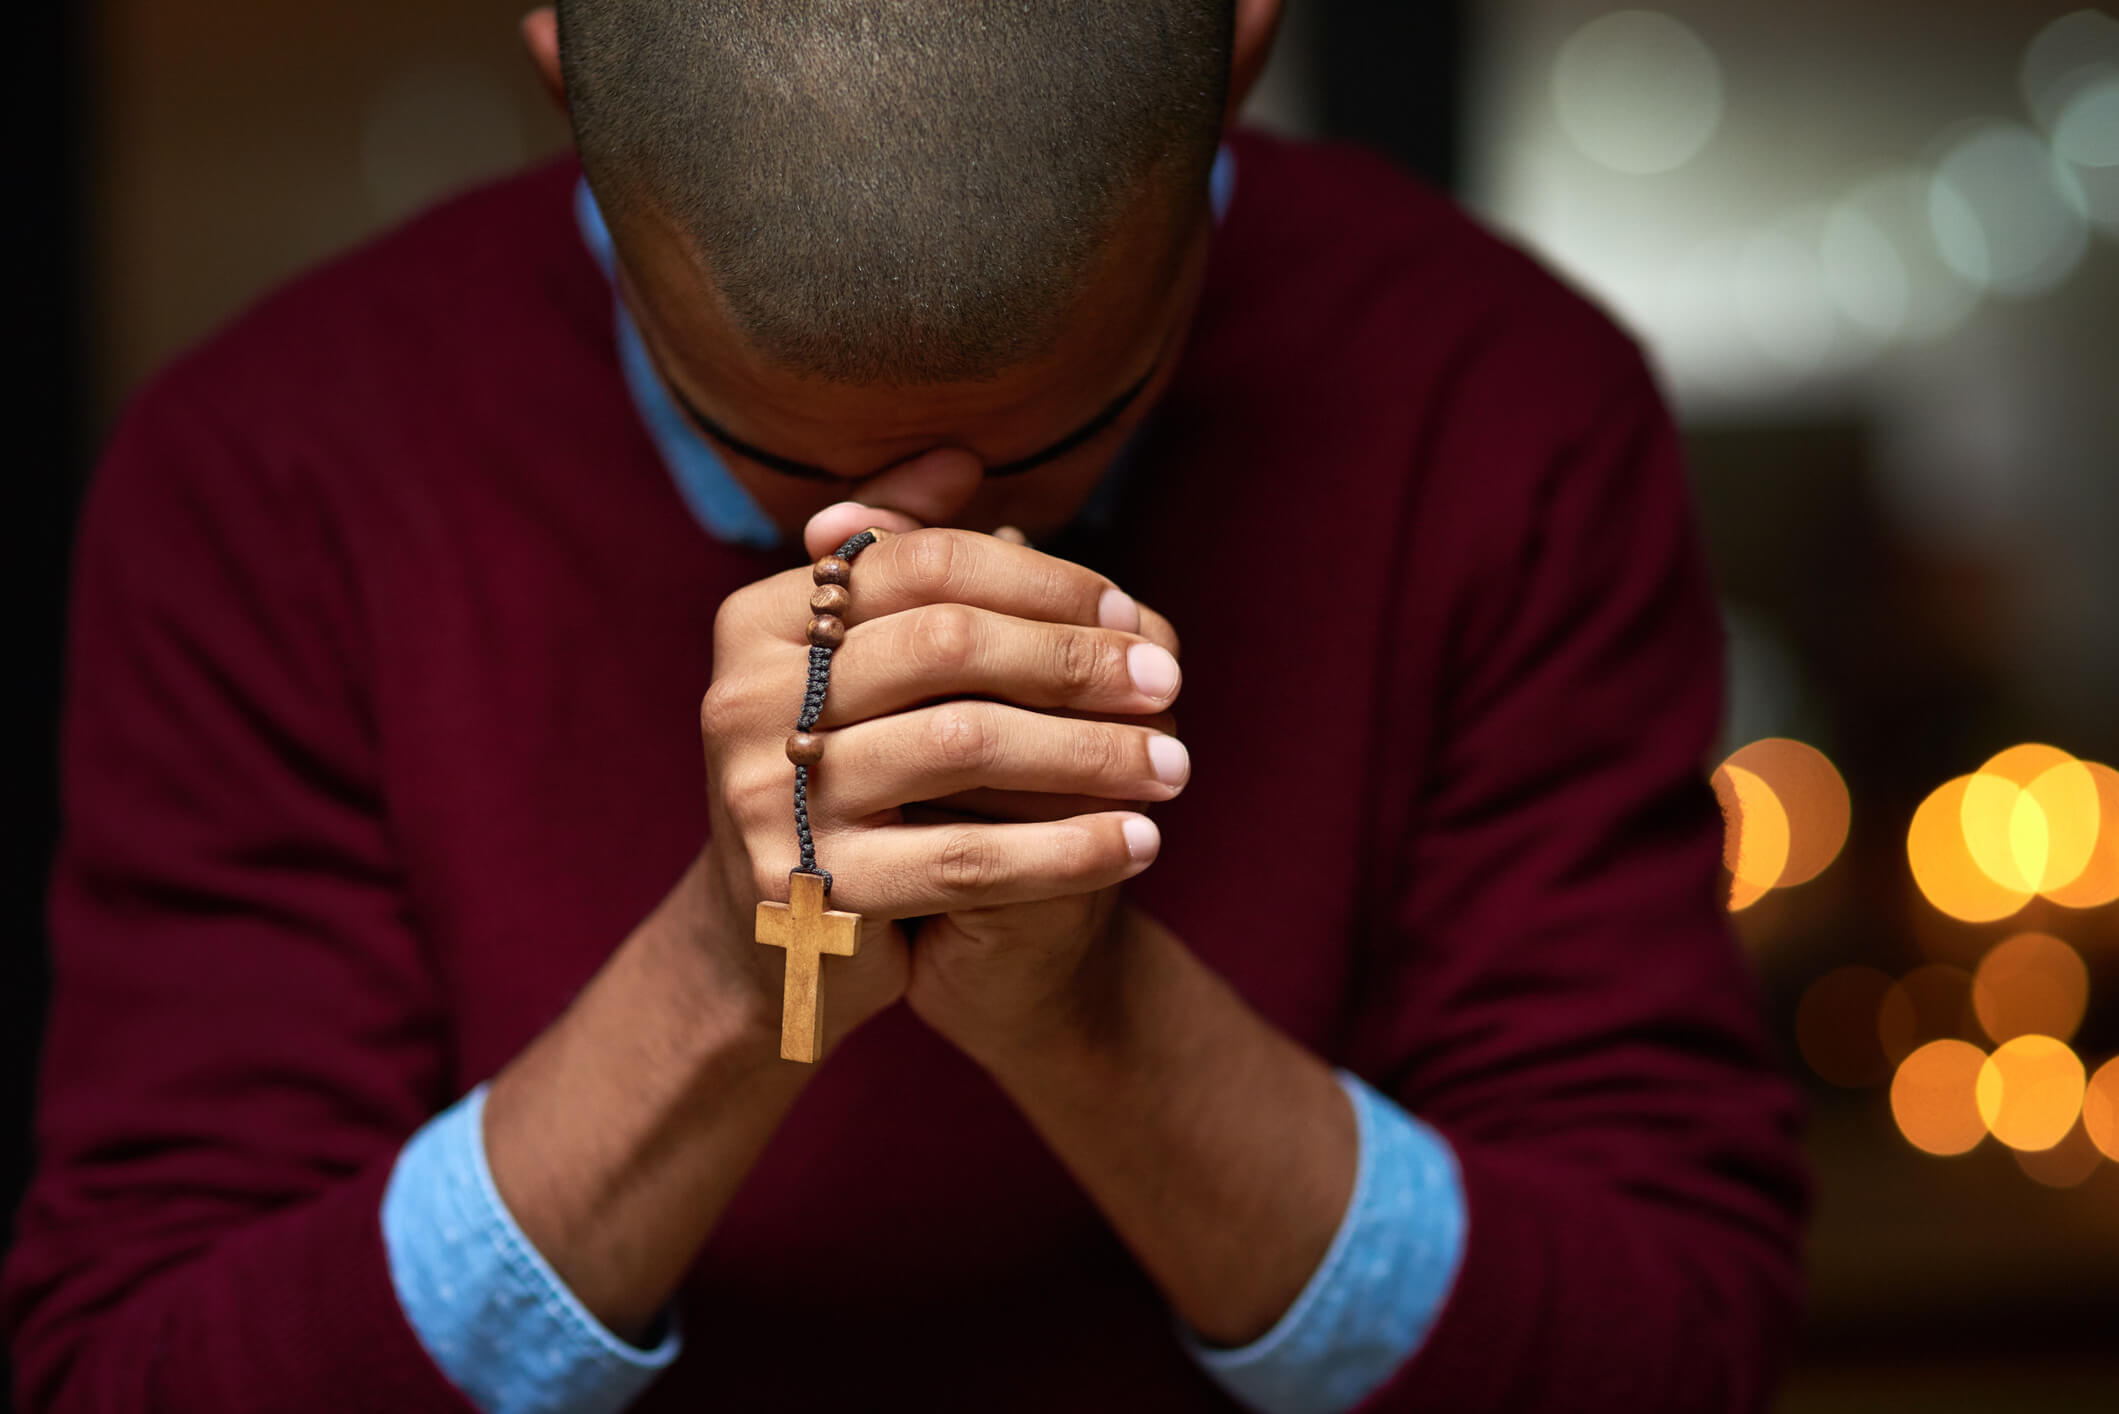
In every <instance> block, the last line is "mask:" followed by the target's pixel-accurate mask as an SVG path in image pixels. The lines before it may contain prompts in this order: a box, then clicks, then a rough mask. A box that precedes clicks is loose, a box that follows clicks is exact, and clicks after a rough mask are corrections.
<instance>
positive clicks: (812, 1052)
mask: <svg viewBox="0 0 2119 1414" xmlns="http://www.w3.org/2000/svg"><path fill="white" fill-rule="evenodd" d="M787 888H788V895H787V898H788V901H787V902H786V903H774V902H773V901H772V900H771V899H765V900H763V901H761V902H760V903H759V904H758V941H759V942H761V943H766V944H769V945H770V946H772V947H776V948H786V949H787V990H786V992H785V993H784V994H783V995H782V997H781V1000H780V1055H781V1057H782V1058H783V1059H786V1060H791V1061H804V1062H807V1063H809V1064H812V1065H813V1064H815V1063H816V1059H817V1052H818V1051H820V1050H822V1049H823V1047H824V1003H823V998H822V997H821V996H819V995H818V991H817V984H818V981H819V978H818V970H819V967H820V965H821V959H822V957H823V956H824V954H826V953H829V954H831V955H832V956H833V957H852V956H853V955H854V954H855V953H857V952H859V951H860V950H861V915H860V914H858V913H841V912H839V911H838V910H837V909H827V908H825V907H824V881H823V880H822V879H821V878H819V877H818V876H816V875H815V874H804V873H803V872H801V871H800V870H798V869H797V870H790V871H789V872H788V875H787Z"/></svg>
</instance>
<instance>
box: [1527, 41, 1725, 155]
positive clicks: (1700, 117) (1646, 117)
mask: <svg viewBox="0 0 2119 1414" xmlns="http://www.w3.org/2000/svg"><path fill="white" fill-rule="evenodd" d="M1552 94H1553V107H1554V109H1555V111H1556V112H1557V113H1558V115H1559V119H1560V127H1561V129H1562V130H1563V131H1565V132H1566V134H1567V136H1568V139H1569V140H1570V141H1571V142H1573V143H1574V145H1575V146H1576V147H1578V148H1580V149H1581V150H1582V152H1583V153H1584V154H1585V155H1587V156H1588V157H1590V158H1591V159H1593V160H1594V161H1597V162H1600V163H1602V164H1603V165H1604V166H1606V167H1609V168H1611V169H1612V170H1614V171H1618V172H1625V173H1628V174H1631V175H1634V176H1650V175H1653V174H1656V173H1659V172H1670V171H1675V170H1676V169H1677V168H1679V167H1682V166H1684V165H1685V164H1686V163H1687V162H1690V161H1691V160H1692V159H1693V158H1694V157H1696V156H1698V155H1699V153H1700V150H1701V149H1702V148H1704V147H1706V145H1707V143H1708V141H1709V140H1710V139H1712V138H1713V136H1714V133H1715V129H1716V128H1717V127H1718V126H1720V124H1721V119H1722V70H1721V65H1720V64H1718V63H1716V62H1715V58H1714V51H1713V50H1711V49H1709V48H1708V47H1707V45H1706V42H1705V41H1704V40H1702V39H1701V38H1700V37H1699V35H1697V34H1695V33H1694V32H1693V31H1692V29H1691V28H1690V27H1688V26H1687V25H1685V24H1684V23H1683V22H1681V21H1679V20H1676V19H1673V18H1671V17H1670V16H1669V15H1666V14H1663V13H1661V12H1659V11H1655V10H1621V11H1619V12H1618V13H1616V14H1611V15H1606V16H1604V17H1603V18H1601V19H1597V20H1592V21H1591V22H1590V23H1588V24H1586V25H1584V26H1583V27H1582V28H1581V29H1579V30H1577V31H1575V33H1574V34H1573V35H1572V36H1571V37H1570V38H1569V39H1568V40H1567V42H1566V43H1565V44H1563V45H1562V46H1561V47H1560V54H1559V58H1558V59H1557V61H1556V62H1555V63H1554V65H1553V75H1552Z"/></svg>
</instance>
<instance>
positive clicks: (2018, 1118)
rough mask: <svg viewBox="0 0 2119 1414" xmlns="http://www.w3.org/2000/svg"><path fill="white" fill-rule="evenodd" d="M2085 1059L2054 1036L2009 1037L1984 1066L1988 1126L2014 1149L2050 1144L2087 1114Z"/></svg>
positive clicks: (1980, 1094)
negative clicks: (2085, 1101) (2084, 1095)
mask: <svg viewBox="0 0 2119 1414" xmlns="http://www.w3.org/2000/svg"><path fill="white" fill-rule="evenodd" d="M2083 1093H2084V1085H2083V1074H2082V1060H2081V1058H2080V1057H2078V1056H2077V1055H2076V1054H2075V1053H2074V1052H2073V1051H2072V1050H2070V1049H2068V1046H2067V1043H2066V1042H2064V1041H2056V1040H2054V1039H2053V1038H2052V1037H2051V1036H2018V1037H2016V1038H2015V1039H2014V1040H2012V1041H2007V1042H2004V1043H2003V1044H2002V1045H2001V1046H2000V1047H1999V1048H1998V1049H1996V1050H1995V1052H1994V1054H1992V1055H1990V1056H1988V1057H1987V1058H1986V1061H1985V1062H1984V1063H1983V1064H1982V1065H1981V1066H1980V1068H1979V1081H1978V1086H1977V1090H1976V1098H1977V1099H1978V1102H1979V1117H1980V1119H1982V1120H1983V1121H1985V1122H1986V1126H1987V1130H1988V1132H1989V1133H1991V1134H1992V1135H1993V1136H1994V1137H1995V1138H1996V1139H1999V1140H2000V1141H2001V1142H2002V1143H2004V1144H2006V1145H2008V1146H2009V1147H2010V1148H2011V1149H2050V1148H2052V1147H2053V1146H2054V1145H2055V1144H2058V1143H2059V1142H2060V1141H2061V1140H2062V1139H2064V1138H2066V1137H2067V1132H2068V1131H2069V1130H2070V1129H2072V1128H2074V1126H2075V1120H2076V1119H2077V1117H2079V1116H2080V1115H2081V1114H2082V1097H2083Z"/></svg>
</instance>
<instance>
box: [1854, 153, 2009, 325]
mask: <svg viewBox="0 0 2119 1414" xmlns="http://www.w3.org/2000/svg"><path fill="white" fill-rule="evenodd" d="M1933 185H1934V180H1933V176H1932V174H1931V173H1928V172H1926V171H1923V170H1921V169H1919V168H1914V167H1907V168H1901V169H1899V170H1897V171H1892V172H1885V173H1883V174H1881V175H1879V176H1875V177H1872V178H1870V179H1869V180H1867V181H1865V182H1863V183H1861V184H1860V185H1858V186H1856V187H1855V188H1854V189H1853V190H1852V191H1850V192H1848V193H1847V195H1846V196H1845V198H1843V199H1842V200H1841V201H1840V202H1839V204H1838V205H1836V206H1835V207H1834V208H1833V214H1832V217H1831V218H1830V219H1829V220H1828V223H1827V226H1826V240H1825V245H1824V248H1823V254H1824V260H1825V271H1826V276H1827V280H1828V285H1829V288H1830V289H1831V290H1832V294H1833V298H1834V300H1835V301H1836V302H1838V304H1839V306H1840V308H1841V309H1842V310H1844V311H1845V312H1846V313H1847V315H1848V317H1849V318H1850V319H1852V320H1854V321H1856V322H1860V323H1864V324H1868V323H1869V322H1870V320H1871V319H1874V320H1875V321H1876V325H1877V326H1880V325H1881V324H1882V323H1883V316H1884V315H1886V314H1888V313H1889V312H1891V310H1892V309H1893V308H1894V307H1896V306H1897V305H1898V302H1899V298H1900V296H1901V293H1902V297H1903V302H1904V303H1903V308H1902V310H1900V313H1899V319H1898V322H1897V326H1896V328H1895V329H1893V330H1891V331H1890V332H1892V333H1893V334H1895V335H1896V336H1897V337H1899V338H1902V339H1906V340H1910V341H1914V342H1922V341H1927V340H1932V339H1937V338H1940V337H1942V336H1943V335H1945V334H1948V333H1950V332H1952V331H1953V330H1955V329H1956V328H1957V327H1958V326H1959V325H1961V324H1963V323H1964V321H1965V318H1966V317H1967V316H1968V315H1970V314H1971V312H1972V309H1973V307H1974V306H1975V305H1976V304H1977V303H1978V302H1979V289H1978V287H1977V286H1976V285H1974V284H1972V283H1971V282H1970V281H1968V280H1966V279H1965V278H1964V277H1963V276H1962V275H1960V274H1958V273H1957V271H1956V270H1954V269H1952V268H1951V266H1950V264H1949V262H1948V261H1946V260H1944V259H1943V254H1942V250H1941V248H1940V247H1939V246H1937V244H1936V242H1935V234H1934V229H1933V225H1932V222H1931V220H1930V215H1929V207H1930V205H1931V203H1930V191H1931V188H1932V187H1933ZM1849 227H1852V228H1854V229H1857V230H1858V229H1859V228H1861V227H1866V228H1868V229H1869V230H1871V231H1873V232H1875V234H1876V235H1877V236H1879V237H1881V238H1882V240H1883V241H1884V243H1885V244H1886V245H1887V246H1888V247H1889V249H1890V251H1891V254H1892V256H1893V257H1894V258H1895V260H1896V262H1897V278H1896V279H1893V278H1891V275H1890V274H1889V273H1888V272H1889V266H1888V265H1887V264H1886V263H1885V262H1883V261H1882V260H1881V259H1880V258H1879V257H1878V256H1877V255H1876V252H1875V250H1874V248H1873V247H1870V248H1868V249H1867V250H1866V251H1865V250H1864V248H1863V247H1864V246H1865V245H1866V244H1867V243H1866V242H1864V241H1862V240H1861V239H1860V237H1859V236H1856V237H1854V238H1852V239H1850V238H1848V237H1847V236H1846V235H1845V234H1844V231H1845V230H1846V229H1847V228H1849ZM1836 229H1837V230H1840V231H1842V234H1841V236H1840V238H1839V240H1838V241H1837V242H1835V240H1834V239H1833V236H1834V231H1835V230H1836ZM1879 270H1882V271H1884V272H1885V273H1884V274H1883V276H1882V284H1881V285H1880V286H1878V285H1872V284H1870V283H1869V282H1870V281H1871V280H1872V279H1873V278H1874V277H1875V276H1876V273H1877V272H1878V271H1879ZM1879 332H1881V329H1880V328H1879Z"/></svg>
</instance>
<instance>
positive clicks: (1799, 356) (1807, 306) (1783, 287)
mask: <svg viewBox="0 0 2119 1414" xmlns="http://www.w3.org/2000/svg"><path fill="white" fill-rule="evenodd" d="M1736 314H1737V319H1738V321H1739V322H1740V323H1741V324H1742V326H1743V329H1744V333H1745V334H1746V335H1748V336H1749V337H1750V339H1751V342H1752V343H1754V344H1756V345H1757V346H1758V348H1759V352H1761V353H1763V354H1765V355H1766V357H1767V358H1769V359H1772V360H1773V361H1774V362H1775V363H1777V364H1779V365H1781V366H1782V367H1783V368H1788V369H1793V370H1795V371H1797V372H1806V371H1809V370H1811V369H1815V368H1817V367H1819V366H1821V365H1822V364H1823V363H1824V362H1825V360H1826V359H1827V358H1828V357H1830V355H1831V353H1832V326H1833V323H1834V319H1835V315H1836V309H1835V307H1834V305H1833V302H1832V293H1831V290H1830V289H1829V288H1828V286H1827V284H1826V278H1825V267H1824V263H1823V261H1822V260H1821V259H1820V258H1819V255H1818V247H1817V243H1816V242H1815V241H1807V240H1803V239H1800V238H1799V237H1798V236H1797V235H1796V234H1795V233H1794V232H1792V231H1789V230H1786V229H1782V228H1774V229H1771V230H1765V231H1760V232H1758V233H1757V234H1755V235H1753V236H1752V237H1751V238H1750V239H1749V240H1747V241H1746V242H1745V243H1744V251H1743V255H1742V256H1741V257H1740V258H1739V259H1738V262H1737V270H1736Z"/></svg>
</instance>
